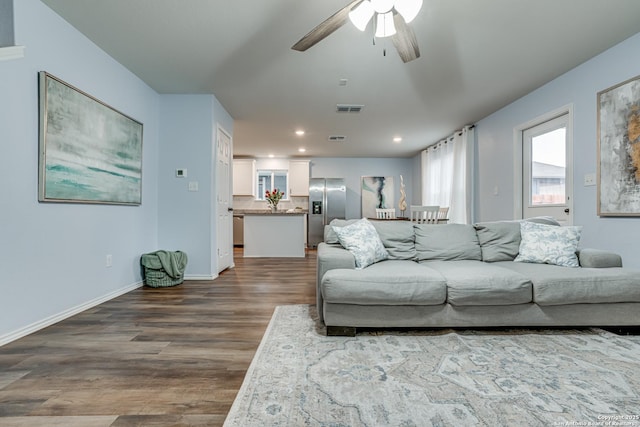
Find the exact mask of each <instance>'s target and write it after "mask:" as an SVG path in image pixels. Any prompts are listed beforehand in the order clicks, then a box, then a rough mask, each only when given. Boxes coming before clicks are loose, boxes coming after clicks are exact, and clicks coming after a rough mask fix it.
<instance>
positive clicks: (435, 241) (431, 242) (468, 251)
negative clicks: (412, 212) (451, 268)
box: [413, 224, 482, 261]
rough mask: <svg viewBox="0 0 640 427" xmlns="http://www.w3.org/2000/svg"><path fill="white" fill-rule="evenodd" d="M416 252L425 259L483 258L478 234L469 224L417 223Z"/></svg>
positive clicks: (420, 257)
mask: <svg viewBox="0 0 640 427" xmlns="http://www.w3.org/2000/svg"><path fill="white" fill-rule="evenodd" d="M413 228H414V233H415V235H416V252H417V255H418V260H419V261H424V260H476V261H480V260H482V252H481V250H480V243H479V242H478V236H477V234H476V231H475V229H474V228H473V226H472V225H468V224H415V225H414V226H413Z"/></svg>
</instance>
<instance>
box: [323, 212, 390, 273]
mask: <svg viewBox="0 0 640 427" xmlns="http://www.w3.org/2000/svg"><path fill="white" fill-rule="evenodd" d="M331 227H332V228H333V231H335V233H336V234H337V235H338V240H339V241H340V244H341V245H342V246H343V247H344V248H345V249H347V250H348V251H349V252H351V253H352V254H353V256H354V258H355V259H356V270H361V269H363V268H365V267H368V266H370V265H371V264H375V263H376V262H379V261H382V260H385V259H387V258H389V253H388V252H387V250H386V249H385V247H384V245H383V244H382V240H380V236H379V235H378V232H377V231H376V228H375V227H374V226H373V224H371V223H370V222H369V221H368V220H367V219H366V218H362V219H361V220H358V221H356V222H354V223H353V224H350V225H346V226H344V227H336V226H331Z"/></svg>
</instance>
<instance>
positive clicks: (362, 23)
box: [349, 0, 375, 31]
mask: <svg viewBox="0 0 640 427" xmlns="http://www.w3.org/2000/svg"><path fill="white" fill-rule="evenodd" d="M374 13H375V11H374V10H373V6H372V5H371V2H370V1H369V0H364V1H363V2H362V3H360V4H359V5H358V6H357V7H355V8H353V9H352V10H351V12H349V19H350V20H351V22H352V23H353V25H355V27H356V28H357V29H359V30H360V31H364V30H365V29H366V28H367V24H369V21H371V18H372V17H373V14H374Z"/></svg>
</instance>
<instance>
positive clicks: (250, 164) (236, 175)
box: [233, 159, 256, 197]
mask: <svg viewBox="0 0 640 427" xmlns="http://www.w3.org/2000/svg"><path fill="white" fill-rule="evenodd" d="M233 195H234V196H253V197H255V196H256V161H255V160H254V159H234V160H233Z"/></svg>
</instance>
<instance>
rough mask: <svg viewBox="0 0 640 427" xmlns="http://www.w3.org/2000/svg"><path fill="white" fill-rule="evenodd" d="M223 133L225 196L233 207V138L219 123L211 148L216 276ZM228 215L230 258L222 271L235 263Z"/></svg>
mask: <svg viewBox="0 0 640 427" xmlns="http://www.w3.org/2000/svg"><path fill="white" fill-rule="evenodd" d="M221 133H223V134H224V135H225V136H227V137H228V138H229V168H228V173H227V175H228V176H227V183H228V187H229V188H228V190H227V192H228V193H227V194H228V197H229V201H228V204H229V207H232V206H233V136H232V135H231V132H228V131H227V130H226V129H225V128H224V127H223V126H222V125H221V124H220V123H216V135H215V138H214V147H213V152H214V153H216V157H215V159H214V171H213V173H212V175H213V177H214V179H215V185H214V186H213V188H214V194H213V197H212V199H213V204H214V206H215V207H214V212H215V215H214V227H215V230H216V237H215V245H214V247H215V250H214V251H213V255H214V256H213V258H214V259H215V270H216V271H215V272H216V275H217V274H219V273H220V272H221V271H222V270H221V269H220V264H219V261H220V256H219V252H220V250H221V248H220V247H219V244H220V233H221V230H220V229H219V228H218V225H219V221H218V218H219V217H220V212H218V208H219V203H218V194H219V193H218V188H219V186H220V183H219V182H218V179H217V176H218V144H219V139H220V134H221ZM227 213H228V215H229V221H228V229H229V234H228V235H229V239H228V242H227V244H228V247H227V249H228V251H229V256H230V261H229V265H228V266H225V268H224V269H227V268H233V267H235V262H234V257H233V214H232V212H229V211H227ZM224 269H223V270H224Z"/></svg>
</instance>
